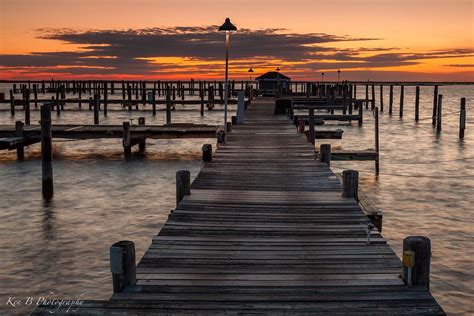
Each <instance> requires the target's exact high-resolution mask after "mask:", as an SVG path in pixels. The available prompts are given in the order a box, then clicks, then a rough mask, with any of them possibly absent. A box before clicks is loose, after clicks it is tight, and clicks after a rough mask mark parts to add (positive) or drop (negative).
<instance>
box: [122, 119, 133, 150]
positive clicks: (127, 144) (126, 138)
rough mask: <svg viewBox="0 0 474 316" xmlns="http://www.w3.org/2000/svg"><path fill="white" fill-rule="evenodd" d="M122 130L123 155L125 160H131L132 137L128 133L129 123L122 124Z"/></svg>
mask: <svg viewBox="0 0 474 316" xmlns="http://www.w3.org/2000/svg"><path fill="white" fill-rule="evenodd" d="M122 130H123V136H122V144H123V154H124V156H125V159H130V158H132V139H131V138H132V137H131V133H130V122H123V124H122Z"/></svg>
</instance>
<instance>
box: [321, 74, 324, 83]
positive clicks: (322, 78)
mask: <svg viewBox="0 0 474 316" xmlns="http://www.w3.org/2000/svg"><path fill="white" fill-rule="evenodd" d="M321 82H324V72H322V73H321Z"/></svg>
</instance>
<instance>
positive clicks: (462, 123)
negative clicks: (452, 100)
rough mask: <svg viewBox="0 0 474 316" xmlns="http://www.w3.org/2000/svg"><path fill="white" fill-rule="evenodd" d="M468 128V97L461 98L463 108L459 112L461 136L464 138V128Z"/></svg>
mask: <svg viewBox="0 0 474 316" xmlns="http://www.w3.org/2000/svg"><path fill="white" fill-rule="evenodd" d="M465 129H466V98H461V109H460V112H459V138H460V139H463V138H464V130H465Z"/></svg>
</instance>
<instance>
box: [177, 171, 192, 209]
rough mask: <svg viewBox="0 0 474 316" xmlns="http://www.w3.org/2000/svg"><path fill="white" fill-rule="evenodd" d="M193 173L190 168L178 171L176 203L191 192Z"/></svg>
mask: <svg viewBox="0 0 474 316" xmlns="http://www.w3.org/2000/svg"><path fill="white" fill-rule="evenodd" d="M190 188H191V174H190V172H189V170H178V171H177V172H176V204H178V203H179V202H180V201H181V200H182V199H183V197H184V196H185V195H190V194H191V190H190Z"/></svg>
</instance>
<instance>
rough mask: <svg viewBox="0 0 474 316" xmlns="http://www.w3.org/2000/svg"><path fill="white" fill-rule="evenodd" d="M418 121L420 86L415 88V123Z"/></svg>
mask: <svg viewBox="0 0 474 316" xmlns="http://www.w3.org/2000/svg"><path fill="white" fill-rule="evenodd" d="M419 120H420V86H416V91H415V121H416V122H418V121H419Z"/></svg>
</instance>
